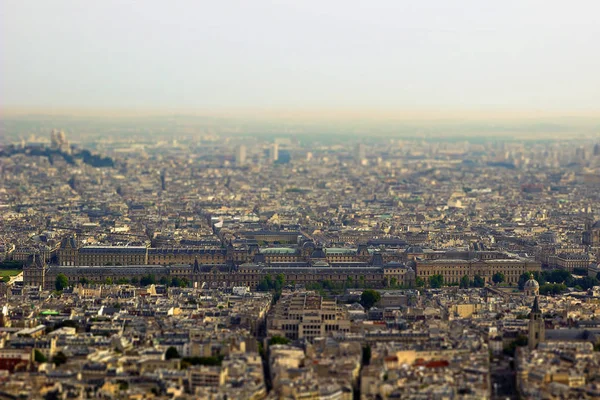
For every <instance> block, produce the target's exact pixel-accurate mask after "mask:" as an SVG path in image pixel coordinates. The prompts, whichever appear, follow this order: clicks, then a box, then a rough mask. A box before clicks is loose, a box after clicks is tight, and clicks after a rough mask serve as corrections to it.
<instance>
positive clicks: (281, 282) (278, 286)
mask: <svg viewBox="0 0 600 400" xmlns="http://www.w3.org/2000/svg"><path fill="white" fill-rule="evenodd" d="M273 284H274V289H275V291H277V292H280V291H281V290H282V289H283V287H284V286H285V275H284V274H277V276H276V277H275V282H273Z"/></svg>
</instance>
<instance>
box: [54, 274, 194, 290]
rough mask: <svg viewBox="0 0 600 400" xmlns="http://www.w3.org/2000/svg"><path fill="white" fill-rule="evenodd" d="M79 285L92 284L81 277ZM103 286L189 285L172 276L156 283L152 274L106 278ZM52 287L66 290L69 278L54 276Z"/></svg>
mask: <svg viewBox="0 0 600 400" xmlns="http://www.w3.org/2000/svg"><path fill="white" fill-rule="evenodd" d="M79 283H81V284H82V285H88V284H90V283H92V281H90V280H89V279H87V278H85V277H82V278H80V279H79ZM102 283H104V284H105V285H114V284H116V285H127V284H132V285H136V286H137V285H138V284H139V285H141V286H148V285H154V284H156V283H159V284H161V285H165V286H173V287H188V286H189V285H190V280H189V279H188V278H185V277H184V278H179V277H177V276H174V277H172V278H170V279H169V278H168V277H166V276H163V277H161V278H160V279H159V280H158V281H157V280H156V277H155V276H154V275H153V274H148V275H144V276H142V277H141V278H139V279H138V278H137V277H133V278H131V279H127V278H120V279H117V280H116V281H115V280H113V279H112V278H110V277H109V278H106V279H105V280H104V282H102ZM54 286H55V289H56V290H58V291H59V292H60V291H62V290H64V289H65V288H67V287H68V286H69V278H67V276H66V275H65V274H58V275H57V276H56V280H55V282H54Z"/></svg>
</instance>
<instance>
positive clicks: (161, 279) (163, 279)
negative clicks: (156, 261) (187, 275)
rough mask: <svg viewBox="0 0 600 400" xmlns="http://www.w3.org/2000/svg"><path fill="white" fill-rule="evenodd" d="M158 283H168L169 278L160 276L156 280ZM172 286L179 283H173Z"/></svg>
mask: <svg viewBox="0 0 600 400" xmlns="http://www.w3.org/2000/svg"><path fill="white" fill-rule="evenodd" d="M158 283H160V284H161V285H168V284H169V278H167V277H166V276H161V277H160V279H159V280H158ZM173 286H179V285H173Z"/></svg>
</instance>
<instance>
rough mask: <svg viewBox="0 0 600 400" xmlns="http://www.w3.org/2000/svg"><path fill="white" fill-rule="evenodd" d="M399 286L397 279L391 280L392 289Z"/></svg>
mask: <svg viewBox="0 0 600 400" xmlns="http://www.w3.org/2000/svg"><path fill="white" fill-rule="evenodd" d="M397 285H398V279H396V278H395V277H393V276H392V277H391V278H390V287H396V286H397Z"/></svg>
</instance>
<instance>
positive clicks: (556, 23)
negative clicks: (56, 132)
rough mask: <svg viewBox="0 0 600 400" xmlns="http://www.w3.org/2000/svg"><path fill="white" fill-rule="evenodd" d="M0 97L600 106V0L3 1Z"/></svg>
mask: <svg viewBox="0 0 600 400" xmlns="http://www.w3.org/2000/svg"><path fill="white" fill-rule="evenodd" d="M0 4H1V5H0V13H1V18H2V20H1V21H0V22H1V25H2V26H1V27H0V35H1V36H0V46H1V69H0V104H1V105H3V106H5V107H6V106H25V107H78V108H87V107H105V108H119V107H126V108H161V107H166V108H171V109H172V108H188V109H193V108H200V109H223V108H267V109H269V108H288V109H295V108H302V109H320V108H328V109H331V108H335V109H354V108H363V107H365V108H370V109H379V108H386V109H407V108H409V109H428V110H437V109H510V110H517V109H521V110H523V109H525V110H529V109H535V110H600V51H599V49H600V44H599V43H600V1H598V0H589V1H578V0H573V1H565V0H540V1H537V0H536V1H533V0H530V1H528V0H515V1H513V0H492V1H489V0H487V1H486V0H473V1H466V0H461V1H459V0H430V1H426V0H415V1H402V0H389V1H375V0H361V1H352V0H339V1H337V0H336V1H327V0H320V1H312V0H293V1H292V0H290V1H267V0H242V1H237V0H236V1H228V0H211V1H203V0H195V1H192V0H190V1H183V0H180V1H177V0H173V1H166V0H156V1H155V0H144V1H141V0H139V1H128V0H2V1H1V2H0Z"/></svg>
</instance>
